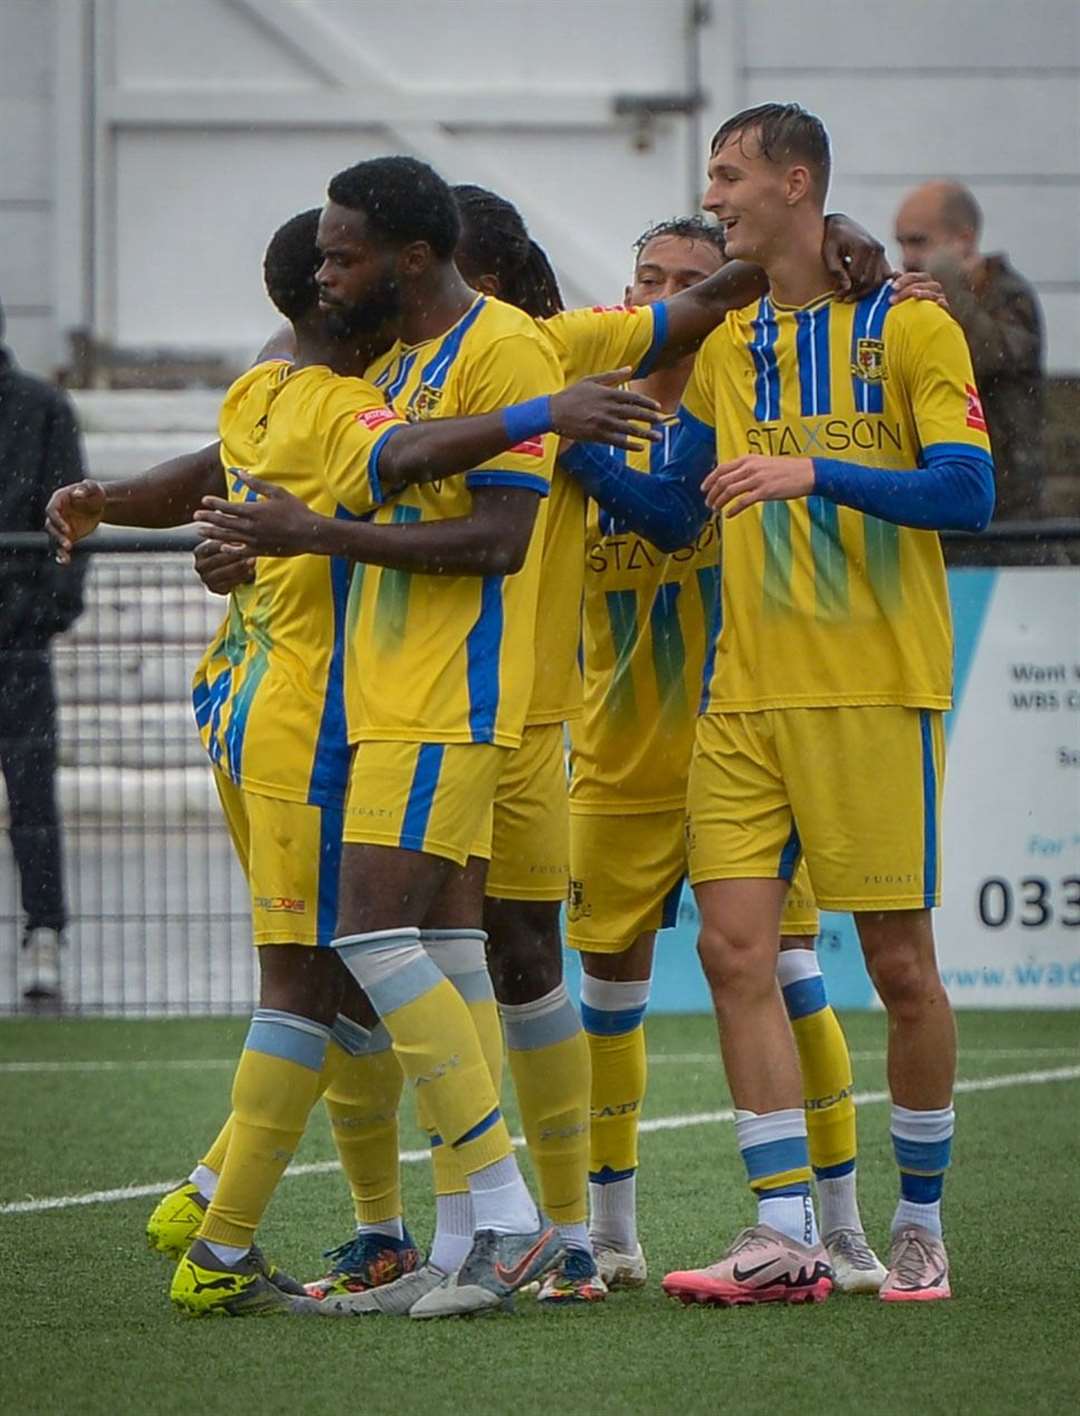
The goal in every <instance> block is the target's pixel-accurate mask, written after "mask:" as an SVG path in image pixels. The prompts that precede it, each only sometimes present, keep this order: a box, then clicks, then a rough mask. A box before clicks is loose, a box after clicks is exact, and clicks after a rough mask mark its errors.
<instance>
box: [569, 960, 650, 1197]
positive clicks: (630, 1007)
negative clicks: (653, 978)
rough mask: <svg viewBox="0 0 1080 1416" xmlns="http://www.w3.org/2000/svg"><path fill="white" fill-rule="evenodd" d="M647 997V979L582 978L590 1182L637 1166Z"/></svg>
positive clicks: (622, 1175) (620, 1176) (625, 1174)
mask: <svg viewBox="0 0 1080 1416" xmlns="http://www.w3.org/2000/svg"><path fill="white" fill-rule="evenodd" d="M648 999H649V981H648V979H640V980H639V979H631V980H625V981H618V982H616V981H613V980H608V979H599V978H592V977H591V976H590V975H588V974H586V975H585V976H584V977H583V978H582V983H581V1019H582V1022H583V1023H584V1025H585V1036H586V1037H587V1038H588V1042H589V1055H590V1058H591V1061H592V1098H591V1102H592V1108H591V1114H592V1127H591V1138H590V1145H589V1179H590V1180H591V1181H592V1182H593V1184H594V1185H599V1186H602V1185H605V1184H611V1183H613V1182H615V1181H618V1180H626V1179H629V1178H630V1176H632V1175H633V1174H634V1172H635V1171H636V1170H637V1166H638V1125H639V1123H640V1120H641V1107H642V1103H643V1101H644V1099H645V1085H646V1082H647V1080H648V1064H647V1061H646V1056H645V1009H646V1006H647V1004H648ZM595 1198H596V1192H595V1191H594V1201H595Z"/></svg>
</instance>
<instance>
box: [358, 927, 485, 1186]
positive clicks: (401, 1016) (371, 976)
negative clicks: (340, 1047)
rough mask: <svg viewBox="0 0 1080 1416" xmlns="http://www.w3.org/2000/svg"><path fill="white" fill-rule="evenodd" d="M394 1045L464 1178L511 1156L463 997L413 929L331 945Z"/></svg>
mask: <svg viewBox="0 0 1080 1416" xmlns="http://www.w3.org/2000/svg"><path fill="white" fill-rule="evenodd" d="M335 947H336V948H337V949H338V951H339V954H340V956H341V958H342V961H343V962H344V964H345V966H346V967H347V968H348V969H349V971H350V973H352V975H353V977H354V978H355V979H356V981H357V983H359V984H360V987H361V988H363V989H364V991H365V992H366V993H367V995H368V997H369V998H370V1000H371V1003H372V1006H373V1007H374V1009H375V1011H376V1012H377V1013H378V1014H379V1016H380V1017H381V1018H382V1020H383V1022H384V1023H385V1024H386V1029H387V1031H388V1032H389V1034H390V1036H391V1037H392V1038H393V1042H394V1051H395V1053H396V1054H397V1057H398V1060H399V1061H400V1063H401V1065H402V1068H403V1069H404V1072H405V1075H406V1076H407V1077H408V1078H409V1079H410V1081H412V1082H413V1083H414V1084H415V1086H416V1088H417V1094H418V1097H419V1095H420V1094H422V1095H423V1105H424V1106H425V1107H426V1108H427V1112H428V1114H429V1115H430V1117H431V1121H432V1124H433V1125H434V1126H435V1127H436V1128H437V1131H438V1135H439V1136H440V1137H441V1139H442V1141H443V1143H444V1144H448V1145H452V1146H453V1147H454V1149H455V1151H456V1152H457V1157H458V1160H459V1161H460V1163H461V1166H462V1168H463V1170H464V1172H465V1174H466V1175H471V1174H472V1173H473V1172H474V1171H476V1170H482V1169H483V1168H484V1167H485V1166H487V1165H492V1164H494V1163H495V1162H496V1161H499V1160H504V1159H505V1158H506V1157H507V1156H509V1155H510V1154H511V1147H510V1134H509V1132H508V1131H507V1129H506V1123H505V1122H504V1120H503V1118H502V1114H501V1113H500V1111H499V1102H498V1097H497V1096H496V1093H495V1088H494V1085H493V1084H492V1080H491V1073H490V1070H489V1068H488V1063H487V1061H486V1059H485V1057H484V1054H483V1051H482V1049H481V1046H480V1039H479V1037H478V1035H477V1031H476V1025H475V1024H474V1022H473V1020H472V1018H471V1016H470V1014H469V1010H468V1008H467V1007H466V1005H465V1003H464V1001H463V1000H462V998H461V995H460V994H459V993H458V991H457V990H456V989H455V988H454V986H453V985H452V984H451V983H450V982H449V981H448V980H447V979H446V978H445V977H444V975H443V974H442V973H441V972H440V971H439V969H438V968H437V966H436V965H435V964H434V963H433V962H432V960H431V959H430V958H428V956H427V954H426V953H425V952H424V950H423V949H422V948H421V946H420V943H419V931H418V930H416V929H411V928H410V929H400V930H380V931H378V932H377V933H373V934H356V935H349V936H346V937H345V938H343V939H338V940H336V941H335Z"/></svg>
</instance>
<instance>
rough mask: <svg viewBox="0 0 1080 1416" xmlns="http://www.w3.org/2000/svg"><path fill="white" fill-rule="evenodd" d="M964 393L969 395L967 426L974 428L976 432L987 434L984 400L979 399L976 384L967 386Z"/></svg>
mask: <svg viewBox="0 0 1080 1416" xmlns="http://www.w3.org/2000/svg"><path fill="white" fill-rule="evenodd" d="M964 392H965V394H967V425H968V427H969V428H974V429H975V431H976V432H979V433H985V432H986V430H987V429H986V414H985V413H984V412H983V406H982V399H981V398H980V397H979V390H978V389H977V388H976V387H975V385H974V384H965V385H964Z"/></svg>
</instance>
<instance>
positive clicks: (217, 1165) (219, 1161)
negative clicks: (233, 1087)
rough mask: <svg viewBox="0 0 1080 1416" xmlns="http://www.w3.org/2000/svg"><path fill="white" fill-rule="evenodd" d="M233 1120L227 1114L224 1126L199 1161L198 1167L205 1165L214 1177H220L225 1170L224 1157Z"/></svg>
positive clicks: (230, 1113)
mask: <svg viewBox="0 0 1080 1416" xmlns="http://www.w3.org/2000/svg"><path fill="white" fill-rule="evenodd" d="M232 1127H233V1118H232V1112H231V1111H230V1112H229V1115H228V1117H227V1118H226V1121H225V1124H224V1126H222V1128H221V1130H220V1131H219V1132H218V1133H217V1135H216V1136H215V1137H214V1140H213V1142H212V1144H211V1146H210V1149H209V1150H208V1151H207V1152H206V1154H205V1155H204V1156H203V1158H202V1160H200V1161H199V1164H200V1165H205V1166H206V1168H207V1170H212V1171H213V1172H214V1174H215V1175H220V1174H221V1172H222V1171H223V1170H224V1168H225V1156H226V1153H227V1152H228V1149H229V1137H230V1136H231V1135H232Z"/></svg>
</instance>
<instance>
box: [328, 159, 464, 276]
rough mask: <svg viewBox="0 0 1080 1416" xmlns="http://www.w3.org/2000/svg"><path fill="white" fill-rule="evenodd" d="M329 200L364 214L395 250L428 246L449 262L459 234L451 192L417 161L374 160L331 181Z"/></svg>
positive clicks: (427, 168) (430, 170)
mask: <svg viewBox="0 0 1080 1416" xmlns="http://www.w3.org/2000/svg"><path fill="white" fill-rule="evenodd" d="M326 194H327V196H328V197H329V198H330V200H331V201H332V202H336V203H337V205H338V206H343V207H348V208H349V210H350V211H362V212H363V213H364V215H365V216H366V217H367V219H368V223H369V224H370V226H371V227H372V229H373V230H374V231H375V232H376V233H377V235H379V236H380V237H382V239H383V240H385V241H388V242H390V244H391V245H394V246H404V245H407V244H408V242H410V241H426V242H427V243H428V245H429V246H430V247H431V249H432V250H433V251H434V253H435V255H436V256H438V257H439V258H440V259H441V260H449V259H450V257H451V256H452V255H453V254H454V247H455V246H456V245H457V243H458V237H459V236H460V234H461V222H460V221H459V219H458V210H457V206H456V204H455V202H454V194H453V193H452V192H451V190H450V188H449V187H448V186H447V184H446V183H445V182H444V181H443V179H442V178H441V177H440V176H439V174H438V173H437V172H436V171H435V169H434V168H432V167H429V166H428V165H427V163H426V162H419V161H418V160H417V159H416V158H415V157H375V158H371V159H370V160H369V161H367V162H358V163H356V164H355V166H353V167H346V168H345V170H344V172H339V173H338V174H337V176H336V177H332V178H331V179H330V185H329V187H328V188H327V189H326Z"/></svg>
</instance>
